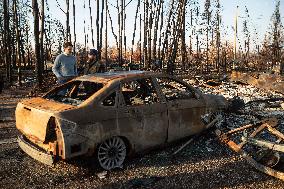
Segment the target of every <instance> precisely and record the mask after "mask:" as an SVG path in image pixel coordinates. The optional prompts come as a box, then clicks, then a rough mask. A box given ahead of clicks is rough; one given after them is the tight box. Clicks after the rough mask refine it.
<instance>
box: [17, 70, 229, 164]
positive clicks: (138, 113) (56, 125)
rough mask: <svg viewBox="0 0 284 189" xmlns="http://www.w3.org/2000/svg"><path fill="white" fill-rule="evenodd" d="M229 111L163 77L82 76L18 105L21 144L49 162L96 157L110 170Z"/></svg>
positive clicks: (133, 73) (212, 97)
mask: <svg viewBox="0 0 284 189" xmlns="http://www.w3.org/2000/svg"><path fill="white" fill-rule="evenodd" d="M227 106H228V103H227V101H226V99H225V98H224V97H222V96H216V95H210V94H203V93H201V92H200V91H199V90H197V89H195V88H193V87H192V86H190V85H188V84H187V83H185V82H183V81H182V80H179V79H177V78H174V77H172V76H168V75H165V74H162V73H153V72H146V71H129V72H124V71H122V72H107V73H100V74H95V75H85V76H81V77H78V78H76V79H73V80H72V81H70V82H68V83H65V84H64V85H61V86H59V87H56V88H55V89H53V90H51V91H49V92H48V93H47V94H45V95H44V96H43V97H38V98H32V99H28V100H24V101H22V102H20V103H19V104H18V105H17V108H16V127H17V128H18V130H19V131H20V132H21V133H22V136H21V137H19V139H18V142H19V145H20V147H21V148H22V149H23V150H24V151H25V152H26V153H27V154H29V155H30V156H32V157H33V158H35V159H37V160H39V161H41V162H43V163H46V164H52V163H54V162H55V161H56V160H58V159H70V158H73V157H76V156H79V155H84V154H94V153H96V154H97V158H98V159H99V163H100V165H101V166H102V167H103V168H104V169H112V168H115V167H119V166H121V164H122V163H123V161H124V159H125V156H126V155H127V154H128V153H133V152H141V151H143V150H145V149H148V148H152V147H155V146H158V145H162V144H165V143H168V142H171V141H174V140H177V139H181V138H183V137H186V136H190V135H194V134H197V133H200V132H201V131H203V130H204V129H205V125H206V123H208V121H209V120H210V116H211V115H212V114H214V112H218V111H220V110H224V109H226V108H227ZM105 159H106V160H105Z"/></svg>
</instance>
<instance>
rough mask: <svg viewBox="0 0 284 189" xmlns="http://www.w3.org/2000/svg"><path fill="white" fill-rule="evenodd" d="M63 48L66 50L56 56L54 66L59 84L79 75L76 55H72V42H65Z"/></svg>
mask: <svg viewBox="0 0 284 189" xmlns="http://www.w3.org/2000/svg"><path fill="white" fill-rule="evenodd" d="M63 48H64V52H63V53H62V54H60V55H58V56H57V57H56V59H55V61H54V65H53V67H52V71H53V73H54V74H55V76H56V77H57V80H58V83H59V84H64V83H66V82H67V81H69V80H71V79H73V78H74V77H75V76H77V75H78V73H77V66H76V57H75V56H73V55H72V49H73V45H72V43H71V42H65V43H64V45H63Z"/></svg>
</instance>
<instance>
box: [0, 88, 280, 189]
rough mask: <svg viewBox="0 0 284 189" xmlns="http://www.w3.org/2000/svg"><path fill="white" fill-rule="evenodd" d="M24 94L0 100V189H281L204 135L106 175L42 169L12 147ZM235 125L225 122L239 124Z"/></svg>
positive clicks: (67, 166) (85, 160)
mask: <svg viewBox="0 0 284 189" xmlns="http://www.w3.org/2000/svg"><path fill="white" fill-rule="evenodd" d="M224 88H227V87H226V86H224ZM206 90H207V91H209V92H210V90H208V89H206ZM222 91H224V89H222ZM28 92H29V90H27V89H19V88H11V89H6V90H4V91H3V93H2V94H0V188H5V189H8V188H259V189H260V188H266V189H267V188H284V182H283V181H281V180H279V179H275V178H273V177H270V176H267V175H265V174H264V173H261V172H258V171H257V170H255V169H254V168H252V167H251V166H250V165H248V164H247V163H246V161H245V160H244V159H242V158H241V157H240V156H239V155H237V154H235V153H233V152H231V151H230V150H229V149H228V148H227V147H226V146H224V145H223V144H221V143H220V142H219V141H218V140H217V139H216V138H215V136H214V135H213V134H212V133H211V132H209V131H208V132H207V133H205V134H204V135H202V136H201V137H199V138H198V139H197V140H195V141H194V142H193V143H192V144H190V145H188V146H187V147H186V148H184V149H183V150H182V151H181V152H180V153H178V154H176V155H172V154H173V152H175V151H176V150H177V149H178V148H179V147H180V146H181V145H182V144H184V142H185V141H186V140H184V141H179V142H176V143H174V144H172V145H170V146H168V147H166V148H164V149H158V150H154V151H151V152H149V153H147V154H144V155H138V156H136V157H133V158H130V159H128V160H127V161H126V163H125V164H124V167H123V168H122V169H117V170H113V171H110V172H105V171H103V170H102V169H101V168H99V167H98V165H97V162H96V161H95V160H94V158H90V157H81V158H76V159H73V160H71V161H68V162H59V163H58V164H56V165H55V166H54V167H50V166H47V165H44V164H42V163H39V162H37V161H36V160H34V159H32V158H30V157H29V156H28V155H26V154H25V153H24V152H22V151H21V150H20V148H19V146H18V144H17V143H16V141H15V139H16V137H17V135H18V134H19V133H18V132H17V130H16V128H15V118H14V111H15V107H16V104H17V102H19V101H21V100H22V99H24V98H26V95H27V94H28ZM211 92H212V91H211ZM229 92H230V91H229ZM254 96H256V93H254ZM282 113H283V111H282V112H280V114H282ZM282 118H283V117H280V119H282ZM240 119H241V118H240V117H238V118H236V117H235V120H233V119H231V122H232V124H233V123H236V124H239V123H243V122H242V121H239V120H240ZM232 120H233V121H232ZM236 120H237V121H239V122H237V121H236ZM282 121H283V120H282Z"/></svg>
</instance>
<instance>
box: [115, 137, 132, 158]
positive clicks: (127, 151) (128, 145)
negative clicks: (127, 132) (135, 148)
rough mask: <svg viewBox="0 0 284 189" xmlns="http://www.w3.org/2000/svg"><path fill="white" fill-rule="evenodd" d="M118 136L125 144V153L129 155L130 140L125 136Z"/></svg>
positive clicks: (130, 148) (130, 149)
mask: <svg viewBox="0 0 284 189" xmlns="http://www.w3.org/2000/svg"><path fill="white" fill-rule="evenodd" d="M118 137H119V138H121V139H122V140H123V142H124V143H125V145H126V154H127V155H129V153H130V152H131V151H132V147H131V143H130V141H129V140H128V138H126V137H125V136H118Z"/></svg>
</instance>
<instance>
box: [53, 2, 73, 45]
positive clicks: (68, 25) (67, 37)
mask: <svg viewBox="0 0 284 189" xmlns="http://www.w3.org/2000/svg"><path fill="white" fill-rule="evenodd" d="M56 3H57V7H58V8H59V9H60V10H61V11H62V12H63V13H64V14H65V15H66V26H65V27H66V30H65V32H66V33H65V37H64V38H65V41H71V32H70V1H69V0H65V4H66V11H64V10H63V9H62V8H61V6H60V4H59V2H58V0H56Z"/></svg>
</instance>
